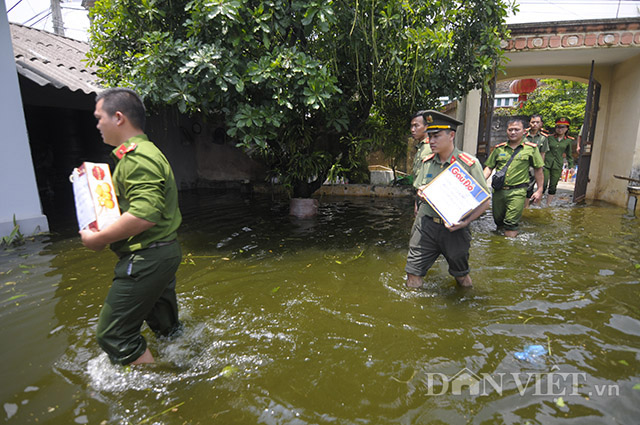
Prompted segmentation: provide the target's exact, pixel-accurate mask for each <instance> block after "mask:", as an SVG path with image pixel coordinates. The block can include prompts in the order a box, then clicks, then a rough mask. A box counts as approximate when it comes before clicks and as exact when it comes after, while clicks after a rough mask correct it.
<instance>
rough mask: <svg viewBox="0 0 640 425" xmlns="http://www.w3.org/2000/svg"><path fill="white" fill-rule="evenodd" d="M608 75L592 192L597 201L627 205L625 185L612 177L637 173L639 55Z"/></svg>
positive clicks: (639, 166) (639, 156) (639, 169)
mask: <svg viewBox="0 0 640 425" xmlns="http://www.w3.org/2000/svg"><path fill="white" fill-rule="evenodd" d="M608 76H609V77H610V78H609V81H608V82H607V83H608V84H607V88H608V90H607V92H606V96H605V97H604V99H603V98H602V97H601V99H600V105H601V110H600V113H599V115H598V124H600V122H601V121H600V120H601V119H603V126H602V127H604V128H603V135H602V136H603V137H602V139H598V141H599V140H602V143H599V145H600V146H599V149H596V148H598V146H597V145H596V146H595V147H594V151H595V152H594V155H595V156H597V158H598V162H597V163H595V164H594V162H592V167H593V166H594V165H596V166H597V171H598V174H597V175H596V176H595V177H596V181H597V184H596V185H595V187H594V188H593V191H594V195H595V196H594V197H595V198H597V199H602V200H605V201H607V202H611V203H614V204H616V205H620V206H626V200H627V183H628V182H627V181H625V180H620V179H616V178H614V177H613V175H614V174H616V175H619V176H624V177H630V176H635V178H637V176H638V174H640V55H638V56H635V57H633V58H631V59H628V60H626V61H625V62H622V63H621V64H618V65H616V66H614V67H611V68H610V71H609V72H608ZM603 86H604V84H603ZM604 113H606V120H604V118H605V117H604V116H601V114H602V115H604ZM592 161H593V160H592ZM594 171H596V170H594Z"/></svg>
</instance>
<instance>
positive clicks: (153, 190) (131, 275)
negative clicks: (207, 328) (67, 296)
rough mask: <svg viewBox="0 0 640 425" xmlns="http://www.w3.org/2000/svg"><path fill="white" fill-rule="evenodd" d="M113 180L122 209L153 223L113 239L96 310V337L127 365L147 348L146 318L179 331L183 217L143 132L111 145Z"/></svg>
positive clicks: (163, 331)
mask: <svg viewBox="0 0 640 425" xmlns="http://www.w3.org/2000/svg"><path fill="white" fill-rule="evenodd" d="M112 156H113V157H114V159H115V161H116V166H115V170H114V172H113V183H114V188H115V191H116V195H117V197H118V203H119V205H120V209H121V210H122V212H123V213H125V212H128V213H130V214H132V215H134V216H135V217H138V218H142V219H144V220H147V221H150V222H152V223H155V225H154V226H153V227H151V228H150V229H148V230H146V231H144V232H142V233H140V234H138V235H135V236H132V237H130V238H128V239H125V240H121V241H118V242H115V243H112V244H111V249H112V250H113V251H114V252H115V253H116V254H117V255H118V257H119V258H120V260H119V261H118V263H117V264H116V267H115V272H114V278H113V283H112V285H111V288H110V290H109V293H108V295H107V298H106V300H105V302H104V306H103V307H102V310H101V311H100V318H99V321H98V329H97V338H98V343H99V344H100V346H101V347H102V349H103V350H105V351H106V352H107V354H108V355H109V358H110V360H111V361H112V362H113V363H118V364H123V365H126V364H129V363H131V362H133V361H134V360H136V359H137V358H138V357H140V356H141V355H142V354H143V353H144V352H145V350H146V348H147V345H146V341H145V339H144V338H143V337H142V335H141V334H140V328H141V326H142V324H143V322H144V321H146V322H147V324H148V325H149V327H150V328H151V329H152V330H153V331H154V332H155V333H156V335H158V336H171V335H173V334H175V333H176V332H177V331H179V330H180V328H181V324H180V322H179V320H178V305H177V300H176V292H175V285H176V279H175V274H176V271H177V269H178V266H179V264H180V261H181V259H182V253H181V250H180V245H179V244H178V243H177V242H176V236H177V229H178V227H179V226H180V223H181V221H182V216H181V214H180V210H179V208H178V190H177V187H176V183H175V179H174V176H173V172H172V170H171V166H170V165H169V162H168V161H167V159H166V158H165V156H164V155H163V154H162V152H161V151H160V150H159V149H158V148H157V147H156V146H155V145H154V144H153V143H152V142H150V141H149V139H148V138H147V136H146V135H144V134H142V135H140V136H136V137H132V138H131V139H129V140H128V141H127V142H126V143H124V144H122V145H120V146H119V147H118V148H116V149H114V150H113V152H112Z"/></svg>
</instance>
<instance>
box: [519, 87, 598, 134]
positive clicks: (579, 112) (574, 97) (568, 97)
mask: <svg viewBox="0 0 640 425" xmlns="http://www.w3.org/2000/svg"><path fill="white" fill-rule="evenodd" d="M588 88H589V85H588V84H584V83H579V82H577V81H569V80H556V79H543V80H540V83H539V85H538V87H537V88H536V90H535V91H534V92H533V93H531V94H530V95H529V96H527V101H526V102H525V103H524V106H523V107H522V108H513V109H511V110H510V111H509V112H510V113H512V114H514V115H516V114H517V115H525V116H531V115H533V114H539V115H541V116H542V121H543V122H544V127H545V128H546V129H547V130H548V131H549V132H551V133H553V129H554V126H555V122H556V119H558V118H560V117H566V118H569V120H571V128H570V129H569V132H570V134H572V135H574V136H576V135H577V134H578V131H579V130H580V126H581V125H582V122H583V121H584V111H585V107H586V104H587V90H588Z"/></svg>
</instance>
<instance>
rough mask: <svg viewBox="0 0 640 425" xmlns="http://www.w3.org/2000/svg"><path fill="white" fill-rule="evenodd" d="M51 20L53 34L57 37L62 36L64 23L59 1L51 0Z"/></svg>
mask: <svg viewBox="0 0 640 425" xmlns="http://www.w3.org/2000/svg"><path fill="white" fill-rule="evenodd" d="M51 18H52V19H53V32H54V33H55V34H58V35H64V22H62V9H61V8H60V0H51Z"/></svg>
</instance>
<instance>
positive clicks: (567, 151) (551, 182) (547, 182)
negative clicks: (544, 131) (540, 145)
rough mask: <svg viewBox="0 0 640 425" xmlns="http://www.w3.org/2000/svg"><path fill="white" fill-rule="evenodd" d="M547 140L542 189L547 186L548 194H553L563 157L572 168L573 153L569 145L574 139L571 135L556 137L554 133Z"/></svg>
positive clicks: (560, 171) (560, 172)
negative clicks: (547, 149) (547, 150)
mask: <svg viewBox="0 0 640 425" xmlns="http://www.w3.org/2000/svg"><path fill="white" fill-rule="evenodd" d="M548 140H549V152H547V155H546V156H545V158H544V190H545V191H546V190H547V187H548V188H549V192H548V193H549V195H555V193H556V187H557V186H558V181H559V180H560V176H562V165H563V164H564V158H563V156H564V157H566V159H567V166H568V167H569V168H573V155H572V153H571V146H572V144H573V141H574V140H575V139H574V138H573V137H571V136H566V137H563V138H562V139H558V138H557V137H556V136H555V134H554V135H553V136H549V137H548Z"/></svg>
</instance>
